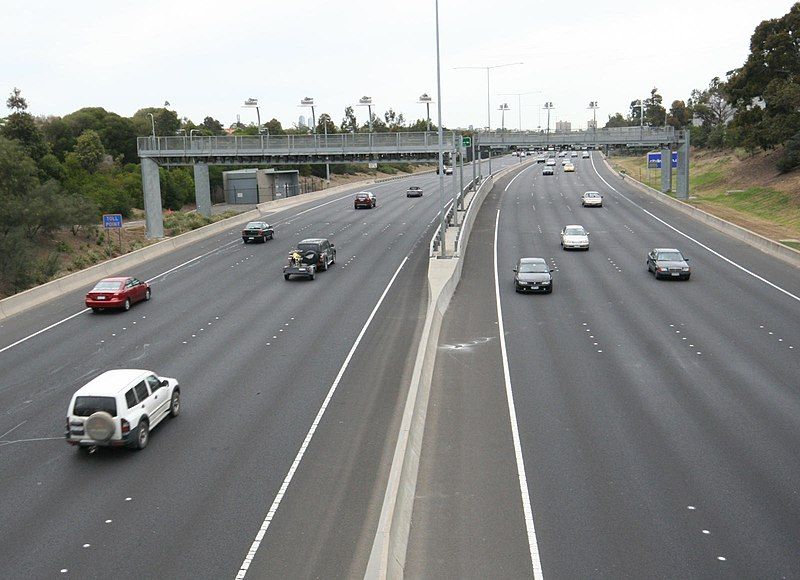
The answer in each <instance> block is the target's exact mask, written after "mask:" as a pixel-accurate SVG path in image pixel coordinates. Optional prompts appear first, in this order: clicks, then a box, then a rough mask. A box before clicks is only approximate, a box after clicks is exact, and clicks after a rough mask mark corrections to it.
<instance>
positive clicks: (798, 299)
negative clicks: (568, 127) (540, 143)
mask: <svg viewBox="0 0 800 580" xmlns="http://www.w3.org/2000/svg"><path fill="white" fill-rule="evenodd" d="M589 159H590V160H591V162H592V169H594V172H595V173H596V174H597V177H599V178H600V179H601V180H602V181H603V183H605V184H606V185H607V186H608V187H609V188H610V189H611V190H612V191H614V192H616V193H617V195H619V196H621V197H622V198H623V199H624V200H626V201H627V202H629V203H631V204H633V205H634V206H636V207H638V208H639V209H640V210H642V211H643V212H644V213H646V214H647V215H649V216H650V217H651V218H653V219H654V220H656V221H657V222H660V223H662V224H664V225H665V226H667V227H668V228H669V229H671V230H672V231H674V232H676V233H678V234H680V235H681V236H683V237H684V238H686V239H687V240H689V241H692V242H694V243H695V244H697V245H698V246H700V247H701V248H703V249H704V250H707V251H708V252H710V253H711V254H713V255H715V256H716V257H717V258H719V259H720V260H723V261H725V262H727V263H728V264H730V265H731V266H733V267H734V268H738V269H739V270H741V271H742V272H744V273H745V274H749V275H750V276H752V277H753V278H755V279H756V280H759V281H761V282H763V283H764V284H766V285H767V286H771V287H772V288H775V290H778V291H779V292H783V293H784V294H785V295H786V296H788V297H790V298H794V299H795V300H797V301H798V302H800V296H797V295H795V294H792V293H791V292H789V291H788V290H785V289H784V288H781V287H780V286H778V285H777V284H775V283H774V282H770V281H769V280H767V279H766V278H764V277H762V276H759V275H758V274H756V273H755V272H752V271H750V270H748V269H747V268H745V267H744V266H742V265H740V264H737V263H736V262H734V261H733V260H731V259H730V258H728V257H727V256H723V255H722V254H720V253H719V252H717V251H716V250H714V249H712V248H710V247H708V246H706V245H705V244H704V243H703V242H701V241H699V240H696V239H695V238H693V237H692V236H690V235H689V234H687V233H685V232H682V231H681V230H679V229H678V228H676V227H675V226H673V225H672V224H670V223H668V222H666V221H664V220H662V219H661V218H660V217H658V216H657V215H655V214H653V213H651V212H649V211H647V210H646V209H644V208H643V207H642V206H640V205H639V204H638V203H636V202H635V201H633V200H632V199H630V198H629V197H628V196H627V195H625V194H624V193H622V192H621V191H619V190H618V189H616V188H615V187H614V186H613V185H611V184H610V183H609V182H608V181H606V180H605V178H604V177H603V176H602V175H600V172H599V171H598V170H597V167H596V166H595V164H594V156H590V157H589Z"/></svg>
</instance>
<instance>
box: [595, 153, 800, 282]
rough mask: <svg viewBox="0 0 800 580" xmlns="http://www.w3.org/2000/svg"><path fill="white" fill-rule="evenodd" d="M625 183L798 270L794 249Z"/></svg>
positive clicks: (799, 254) (799, 256) (799, 257)
mask: <svg viewBox="0 0 800 580" xmlns="http://www.w3.org/2000/svg"><path fill="white" fill-rule="evenodd" d="M603 163H605V164H606V167H608V169H609V170H610V171H612V172H613V173H615V174H617V175H620V174H619V172H617V171H616V170H615V169H614V168H613V167H611V165H610V164H609V163H608V161H607V160H606V158H605V157H603ZM625 181H626V182H629V183H630V184H631V185H633V186H634V187H635V188H636V189H637V190H639V191H641V192H642V193H644V194H646V195H648V196H650V197H653V198H655V199H657V200H658V201H660V202H661V203H663V204H665V205H668V206H670V207H672V208H675V209H677V210H678V211H680V212H682V213H684V214H686V215H688V216H691V217H692V218H694V219H696V220H697V221H699V222H703V223H704V224H708V225H709V226H711V227H713V228H714V229H716V230H719V231H721V232H723V233H725V234H728V235H729V236H731V237H732V238H736V239H737V240H739V241H742V242H745V243H746V244H749V245H751V246H753V247H754V248H757V249H759V250H761V251H762V252H764V253H766V254H769V255H770V256H773V257H775V258H779V259H780V260H783V261H785V262H788V263H789V264H791V265H792V266H795V267H798V268H800V252H798V251H797V250H795V249H794V248H790V247H788V246H784V245H783V244H781V243H779V242H776V241H774V240H770V239H769V238H766V237H764V236H762V235H760V234H757V233H755V232H752V231H750V230H748V229H746V228H743V227H742V226H737V225H736V224H734V223H731V222H729V221H726V220H724V219H722V218H719V217H717V216H715V215H712V214H710V213H708V212H705V211H703V210H701V209H698V208H696V207H694V206H693V205H691V204H688V203H685V202H683V201H680V200H679V199H675V198H674V197H672V196H670V195H667V194H666V193H662V192H660V191H658V190H657V189H653V188H652V187H650V186H648V185H645V184H644V183H642V182H640V181H637V180H636V179H634V178H632V177H631V176H630V175H627V174H626V175H625Z"/></svg>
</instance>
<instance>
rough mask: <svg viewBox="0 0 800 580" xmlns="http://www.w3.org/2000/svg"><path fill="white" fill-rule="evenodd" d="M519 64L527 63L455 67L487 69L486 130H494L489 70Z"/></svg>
mask: <svg viewBox="0 0 800 580" xmlns="http://www.w3.org/2000/svg"><path fill="white" fill-rule="evenodd" d="M518 64H525V63H522V62H509V63H506V64H496V65H494V66H457V67H455V69H456V70H457V69H481V70H483V69H485V70H486V130H487V131H491V130H492V105H491V102H490V88H489V82H490V78H489V72H490V71H491V70H492V69H494V68H503V67H506V66H514V65H518Z"/></svg>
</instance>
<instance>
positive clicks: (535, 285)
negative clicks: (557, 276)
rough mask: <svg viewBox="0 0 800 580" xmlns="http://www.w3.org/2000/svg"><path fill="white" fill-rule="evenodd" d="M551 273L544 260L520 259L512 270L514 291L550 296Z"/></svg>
mask: <svg viewBox="0 0 800 580" xmlns="http://www.w3.org/2000/svg"><path fill="white" fill-rule="evenodd" d="M552 271H553V270H552V269H551V268H550V267H549V266H548V265H547V262H545V260H544V258H520V259H519V261H517V265H516V267H515V268H514V290H516V291H517V292H545V293H547V294H550V293H551V292H552V291H553V276H552V274H551V272H552Z"/></svg>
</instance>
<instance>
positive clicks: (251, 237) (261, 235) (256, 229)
mask: <svg viewBox="0 0 800 580" xmlns="http://www.w3.org/2000/svg"><path fill="white" fill-rule="evenodd" d="M274 237H275V230H274V229H273V228H272V226H271V225H269V224H268V223H267V222H250V223H248V224H247V225H246V226H245V228H244V229H243V230H242V241H244V243H245V244H246V243H247V242H255V241H256V240H261V241H262V242H266V241H267V240H271V239H272V238H274Z"/></svg>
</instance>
